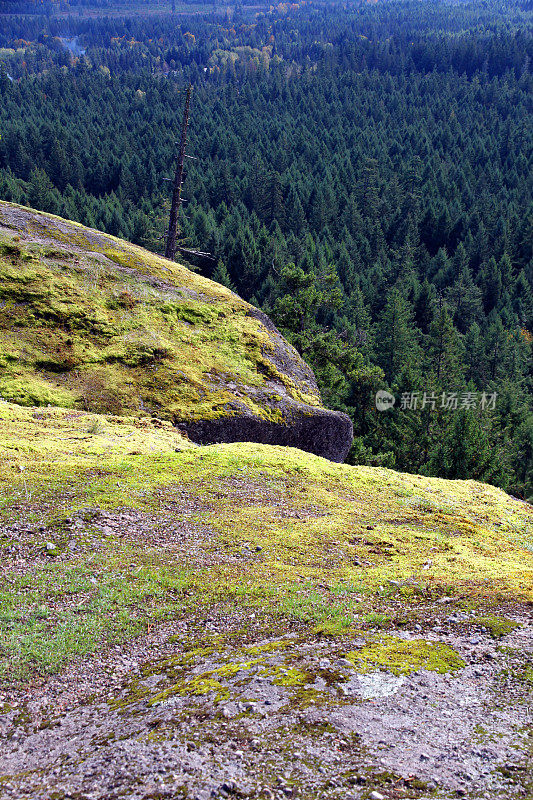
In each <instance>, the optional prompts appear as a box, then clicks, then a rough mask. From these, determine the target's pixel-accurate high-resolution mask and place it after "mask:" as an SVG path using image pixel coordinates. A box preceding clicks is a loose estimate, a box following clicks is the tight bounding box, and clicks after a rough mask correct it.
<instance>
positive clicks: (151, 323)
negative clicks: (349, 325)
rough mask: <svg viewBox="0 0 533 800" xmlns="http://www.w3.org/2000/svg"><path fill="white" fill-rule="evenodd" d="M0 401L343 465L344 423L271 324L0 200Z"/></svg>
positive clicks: (229, 300) (183, 272)
mask: <svg viewBox="0 0 533 800" xmlns="http://www.w3.org/2000/svg"><path fill="white" fill-rule="evenodd" d="M0 397H1V398H3V399H4V400H7V401H10V402H14V403H18V404H20V405H26V406H47V405H52V406H63V407H67V408H73V409H83V410H85V411H91V412H95V413H107V414H115V415H133V416H135V415H138V416H140V417H146V416H154V417H158V418H160V419H166V420H170V421H172V422H173V423H174V424H175V425H176V426H178V427H179V428H180V429H181V430H183V431H184V432H186V433H187V434H188V435H189V437H190V438H191V439H192V440H193V441H195V442H197V443H200V444H207V443H212V442H234V441H255V442H262V443H268V444H279V445H289V446H293V447H298V448H300V449H303V450H306V451H308V452H311V453H314V454H316V455H321V456H324V457H326V458H329V459H331V460H333V461H343V460H344V459H345V457H346V455H347V453H348V450H349V448H350V445H351V442H352V438H353V431H352V424H351V421H350V419H349V418H348V417H347V416H346V415H344V414H340V413H337V412H332V411H328V410H326V409H324V408H323V406H322V402H321V398H320V393H319V391H318V387H317V385H316V381H315V378H314V375H313V373H312V371H311V369H310V368H309V367H308V366H307V364H305V362H304V361H303V360H302V359H301V358H300V356H299V355H298V353H297V352H296V350H295V349H294V348H293V347H292V346H291V345H290V344H289V343H288V342H287V341H286V340H285V339H284V338H283V337H282V336H281V335H280V333H279V332H278V331H277V330H276V328H275V326H274V325H273V324H272V322H271V320H270V319H269V318H268V317H267V316H265V315H264V314H263V313H262V312H260V311H258V310H257V309H255V308H253V307H252V306H250V305H249V304H248V303H245V302H244V301H243V300H242V299H241V298H240V297H238V296H237V295H235V294H233V293H232V292H230V291H229V290H228V289H226V288H225V287H223V286H220V285H218V284H216V283H213V282H212V281H209V280H207V279H205V278H203V277H201V276H199V275H196V274H195V273H193V272H191V271H190V270H188V269H187V268H186V267H184V266H182V265H180V264H176V263H174V262H171V261H168V260H166V259H164V258H162V257H159V256H156V255H154V254H153V253H150V252H148V251H146V250H144V249H142V248H140V247H136V246H134V245H131V244H128V243H127V242H124V241H122V240H119V239H116V238H114V237H112V236H108V235H106V234H103V233H100V232H98V231H95V230H92V229H89V228H85V227H84V226H82V225H79V224H78V223H74V222H69V221H67V220H63V219H61V218H59V217H54V216H52V215H49V214H44V213H41V212H38V211H34V210H32V209H28V208H24V207H21V206H17V205H14V204H11V203H5V202H0Z"/></svg>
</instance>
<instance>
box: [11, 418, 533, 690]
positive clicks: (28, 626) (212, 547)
mask: <svg viewBox="0 0 533 800" xmlns="http://www.w3.org/2000/svg"><path fill="white" fill-rule="evenodd" d="M0 456H1V457H0V518H2V519H10V520H11V519H18V517H19V515H21V517H22V518H23V519H24V520H25V521H27V520H29V521H32V520H33V521H34V523H35V527H36V534H35V542H33V540H32V542H30V544H31V546H32V547H33V548H35V553H36V554H37V555H36V557H40V556H42V547H43V545H44V543H45V542H46V541H48V540H49V539H52V540H53V541H55V542H56V544H58V545H59V556H58V557H57V558H56V559H54V560H53V561H52V560H48V561H47V562H46V563H45V564H39V563H37V564H33V565H32V567H31V572H29V573H28V576H22V577H18V578H16V579H14V580H13V581H12V582H10V583H7V584H6V585H5V587H4V589H3V593H2V597H0V603H1V604H2V606H3V608H4V607H6V608H12V609H13V614H18V615H19V616H21V614H22V616H24V614H27V615H28V616H27V618H21V619H20V620H19V621H17V622H16V625H15V627H13V629H12V630H11V629H10V630H9V631H7V632H5V635H4V634H3V633H2V632H1V631H0V639H1V640H0V668H1V667H2V664H6V663H7V660H8V659H19V660H20V659H21V658H22V656H21V655H20V653H21V652H25V653H27V660H26V661H24V663H22V661H21V663H20V665H19V666H20V671H21V673H22V672H23V670H24V669H26V670H30V671H31V669H34V668H35V665H36V664H37V662H39V663H40V664H41V665H42V669H44V670H46V669H51V668H56V667H57V664H58V663H60V662H61V663H62V661H63V660H68V658H69V657H72V656H73V655H75V654H76V653H77V652H79V650H78V649H77V648H79V646H80V637H79V636H78V633H79V631H80V629H81V628H84V629H85V630H87V631H89V633H88V634H87V637H88V643H86V644H85V645H84V647H86V648H88V649H89V650H90V649H91V648H94V647H96V646H98V642H99V641H102V640H103V641H105V640H107V639H108V638H109V636H120V635H133V634H134V633H136V632H139V631H140V630H143V629H144V627H145V626H146V625H147V624H153V623H154V622H157V621H158V620H160V619H161V618H164V617H165V614H168V613H177V612H176V609H177V610H178V611H180V612H181V611H183V612H184V613H185V611H187V613H190V614H192V615H194V614H195V613H197V612H198V613H199V611H201V610H203V609H206V608H207V607H210V606H212V605H215V604H222V605H223V607H224V608H227V611H228V614H229V615H230V616H231V614H232V610H235V609H236V610H238V612H239V613H242V612H243V611H244V613H247V612H248V610H249V611H250V612H251V611H252V609H253V610H254V613H255V612H257V611H258V610H260V611H261V613H265V614H270V615H273V619H276V618H281V617H283V618H284V619H291V620H293V621H294V622H295V624H297V625H298V626H300V625H301V626H307V628H308V630H309V631H313V629H314V631H315V633H314V634H313V635H314V636H316V635H319V636H322V637H323V636H330V637H333V638H338V637H339V638H342V637H345V636H347V635H350V634H351V633H352V632H353V631H355V629H356V628H358V627H359V628H360V627H361V623H362V622H364V619H365V617H366V618H367V623H366V627H368V626H369V625H370V626H372V627H375V624H376V623H380V624H388V621H389V619H390V624H394V620H395V619H397V612H396V611H395V610H394V611H393V610H391V609H390V607H389V606H390V604H393V603H399V604H404V605H405V604H406V602H405V598H404V597H403V595H402V593H401V592H400V591H398V592H396V591H394V592H393V591H392V589H391V590H390V591H389V587H390V584H389V583H388V581H395V582H396V583H400V584H403V585H401V589H405V590H407V589H412V591H413V595H412V597H409V598H408V603H407V605H408V606H409V607H410V608H412V609H413V612H416V607H417V605H419V604H420V603H423V604H424V605H425V606H427V604H428V603H431V602H432V601H437V600H438V599H439V598H440V597H442V595H447V596H448V597H459V596H461V597H463V598H466V597H468V598H469V600H470V602H475V603H476V604H477V605H476V607H479V606H480V605H481V606H482V607H483V608H490V609H494V607H495V605H496V604H497V602H498V601H499V600H502V599H503V600H511V601H513V602H514V601H528V600H532V599H533V590H532V586H533V556H532V554H531V550H530V549H529V548H530V541H531V535H532V532H533V516H532V512H531V508H530V507H529V506H527V504H524V503H520V502H518V501H516V500H514V499H513V498H511V497H509V496H507V495H506V494H505V493H504V492H502V491H500V490H499V489H495V488H494V487H490V486H485V485H483V484H479V483H476V482H474V481H449V480H441V479H435V478H426V477H420V476H416V475H408V474H400V473H396V472H393V471H391V470H385V469H381V468H370V467H349V466H346V465H339V464H333V463H331V462H328V461H326V460H324V459H321V458H318V457H316V456H312V455H309V454H307V453H303V452H301V451H299V450H294V449H291V448H282V447H270V446H267V445H256V444H250V443H239V444H231V445H216V446H211V447H205V448H197V447H194V446H192V445H191V443H190V442H188V441H187V440H186V439H184V438H183V437H181V436H180V435H179V434H178V432H177V431H176V429H175V428H174V427H173V426H172V425H171V424H169V423H168V422H167V421H165V420H157V419H152V420H150V419H146V418H144V419H138V418H135V417H133V416H132V417H129V418H128V417H121V416H114V415H106V416H104V415H96V414H90V413H87V412H84V411H79V410H74V409H71V410H67V409H60V408H42V407H41V408H23V407H21V406H17V405H13V404H10V403H0ZM424 498H427V502H425V503H424V504H422V502H421V501H422V500H423V499H424ZM422 505H423V507H422ZM124 508H127V509H136V510H137V511H138V512H139V513H140V514H141V515H143V519H144V520H145V522H144V523H143V524H146V525H147V526H148V528H149V529H150V530H151V526H153V530H154V532H155V533H156V535H157V536H158V537H164V535H165V530H166V527H165V526H166V525H168V519H169V518H175V519H176V521H177V522H178V524H180V525H184V526H192V527H191V531H192V532H194V537H195V538H194V548H193V549H192V550H191V548H190V540H189V539H185V540H183V541H182V540H181V537H177V538H174V539H172V541H170V540H169V541H168V542H165V546H164V547H162V546H160V544H157V543H156V544H150V542H151V538H150V535H149V536H148V537H147V538H146V539H145V538H144V536H143V537H141V538H139V539H138V540H137V539H135V540H132V541H128V540H127V534H128V530H127V527H126V530H125V531H124V534H125V535H126V538H125V539H122V538H121V537H115V536H109V537H102V536H101V533H98V530H97V531H96V535H97V536H98V537H99V540H98V541H100V544H101V550H96V551H94V552H93V549H91V560H90V562H89V561H87V556H86V554H81V555H76V554H75V553H72V554H71V553H69V551H68V549H67V546H66V544H67V542H66V538H65V536H66V533H65V532H64V531H63V534H62V537H61V536H60V535H59V534H60V533H61V530H62V529H61V527H60V528H59V529H58V528H57V524H58V523H57V521H58V520H61V519H62V518H63V519H64V518H65V517H67V516H68V517H71V516H73V515H83V514H84V513H85V510H86V509H102V510H107V511H112V510H113V509H124ZM438 508H440V509H443V508H445V509H446V513H444V512H442V511H439V510H436V509H438ZM182 510H183V516H182ZM160 515H162V516H160ZM455 515H457V519H456V518H455ZM41 525H45V526H52V531H51V532H50V533H48V532H46V533H44V534H39V533H38V532H37V531H38V526H41ZM96 527H97V528H98V526H96ZM135 532H136V526H133V529H132V531H131V533H132V535H133V536H134V535H135ZM10 544H11V543H10V542H9V541H5V540H4V539H2V538H1V537H0V554H1V553H3V552H4V549H3V548H5V552H6V553H8V552H9V551H8V548H9V546H10ZM39 547H40V549H39ZM129 565H131V567H130V566H129ZM92 574H96V575H97V576H98V586H99V587H101V591H102V594H101V596H100V595H99V596H98V602H97V601H96V600H94V603H95V605H94V608H93V607H91V608H89V609H88V611H87V613H85V611H82V612H80V613H78V612H76V614H74V612H72V604H73V603H79V605H80V607H81V609H84V608H85V606H86V594H87V592H91V591H92V590H93V585H92V584H91V583H90V580H89V576H91V575H92ZM82 578H83V580H82ZM28 589H29V590H30V592H29V593H28ZM50 598H54V603H55V602H60V603H62V602H64V604H65V608H64V610H63V611H62V612H61V613H64V615H65V619H68V620H70V622H69V625H71V626H72V631H71V632H72V636H70V635H69V636H66V635H63V634H62V640H61V641H62V648H63V649H62V650H61V653H60V654H59V655H58V657H57V658H56V657H55V656H54V659H53V660H52V661H51V660H50V659H51V651H50V648H49V647H48V640H47V636H48V633H49V630H50V628H49V623H48V622H46V624H45V623H44V622H43V621H42V620H41V619H40V618H39V615H38V614H35V613H34V611H33V610H32V609H38V608H40V607H41V606H47V604H48V601H49V599H50ZM147 598H148V599H147ZM104 601H105V603H104ZM21 604H22V605H23V606H24V609H26V610H25V611H22V610H20V609H21ZM102 604H103V605H102ZM106 604H107V605H106ZM438 608H439V609H442V607H441V606H438ZM403 613H404V616H405V610H404V612H403ZM370 614H372V615H373V616H370ZM276 615H278V617H276ZM376 615H385V616H376ZM250 616H251V615H250ZM485 616H486V615H485ZM385 617H387V619H385ZM18 619H19V617H17V620H18ZM482 620H483V617H476V618H474V619H473V623H474V624H476V625H478V624H483V621H482ZM17 626H18V627H17ZM274 627H275V626H274ZM486 627H490V626H486ZM57 629H58V630H60V627H58V628H57ZM498 629H501V628H498ZM61 630H62V629H61ZM279 633H283V630H281V631H279ZM279 633H278V634H277V635H278V636H279ZM58 635H59V634H58ZM273 635H276V634H275V633H274V634H273ZM359 635H360V634H359ZM2 636H4V638H3V639H2V638H1V637H2ZM76 636H78V639H76ZM21 641H24V642H25V643H26V644H25V645H24V647H25V648H26V646H27V650H24V649H23V650H21V645H20V643H21ZM243 641H248V642H249V644H250V646H251V647H252V648H253V647H254V645H253V640H252V642H250V640H247V639H246V637H245V634H243ZM285 641H289V640H288V639H286V640H283V639H278V640H277V641H276V642H269V643H268V645H267V646H265V649H264V651H263V650H261V649H259V650H258V651H254V650H253V649H251V650H248V652H244V651H243V652H242V653H241V655H240V657H239V659H238V661H239V663H240V662H243V663H244V662H245V661H247V660H249V659H250V658H254V657H256V656H261V653H263V655H264V656H265V657H266V654H267V653H268V652H269V651H270V648H272V652H273V651H274V650H277V649H284V648H285V645H284V642H285ZM379 641H382V639H379ZM395 642H396V640H395ZM204 644H205V646H207V647H210V648H213V647H214V648H215V649H217V650H218V649H219V647H222V645H223V642H222V641H220V642H213V641H211V640H209V641H207V640H206V641H205V642H204V641H203V639H202V641H201V642H200V645H201V646H203V645H204ZM191 646H194V643H192V645H191ZM287 646H288V645H287ZM344 646H345V647H347V645H344ZM369 646H370V645H369ZM396 646H400V647H403V646H407V645H396ZM256 647H258V648H261V647H262V646H261V645H257V646H256ZM428 647H433V646H432V645H429V646H428ZM426 649H427V648H426ZM84 652H86V650H84ZM358 652H360V651H358ZM435 652H438V651H435ZM435 652H432V653H431V655H432V657H437V656H435ZM36 653H39V656H38V657H37V656H36V655H35V654H36ZM1 654H3V655H1ZM69 654H70V655H69ZM389 655H390V652H389ZM186 657H187V653H185V654H184V655H183V658H186ZM25 658H26V656H25ZM188 658H189V660H188V662H187V663H191V661H192V659H193V658H194V656H189V657H188ZM402 658H403V656H402ZM35 659H37V661H36V660H35ZM58 659H59V660H58ZM231 663H237V660H232V662H231ZM47 665H48V666H47ZM7 668H8V667H7V666H6V669H7ZM38 668H41V667H38ZM17 669H18V667H17ZM177 669H178V667H176V670H177ZM213 677H214V679H218V678H217V676H216V675H215V676H213ZM179 679H181V678H180V675H179V674H177V673H176V680H179Z"/></svg>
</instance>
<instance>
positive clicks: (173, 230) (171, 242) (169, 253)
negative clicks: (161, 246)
mask: <svg viewBox="0 0 533 800" xmlns="http://www.w3.org/2000/svg"><path fill="white" fill-rule="evenodd" d="M191 94H192V86H191V84H189V87H188V89H187V97H186V98H185V108H184V110H183V124H182V126H181V141H180V150H179V155H178V163H177V166H176V174H175V176H174V190H173V192H172V205H171V207H170V219H169V223H168V234H167V246H166V249H165V257H166V258H170V259H174V256H175V255H176V240H177V238H178V216H179V213H180V206H181V186H182V183H183V163H184V161H185V145H186V144H187V125H188V124H189V107H190V103H191Z"/></svg>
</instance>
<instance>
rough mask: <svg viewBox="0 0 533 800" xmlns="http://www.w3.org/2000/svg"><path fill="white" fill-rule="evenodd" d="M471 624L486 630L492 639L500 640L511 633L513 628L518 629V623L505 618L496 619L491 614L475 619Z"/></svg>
mask: <svg viewBox="0 0 533 800" xmlns="http://www.w3.org/2000/svg"><path fill="white" fill-rule="evenodd" d="M472 623H473V624H475V625H480V626H481V627H483V628H486V629H487V630H488V632H489V633H490V635H491V636H492V638H493V639H501V638H502V637H503V636H507V634H508V633H512V632H513V631H514V630H515V628H517V627H518V623H517V622H514V620H512V619H506V618H505V617H496V616H494V615H493V614H488V615H487V616H482V617H475V618H474V619H473V620H472Z"/></svg>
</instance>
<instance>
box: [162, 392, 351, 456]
mask: <svg viewBox="0 0 533 800" xmlns="http://www.w3.org/2000/svg"><path fill="white" fill-rule="evenodd" d="M178 427H179V428H180V430H183V431H184V432H185V433H187V435H188V436H189V438H190V439H192V441H193V442H197V443H199V444H214V443H216V442H259V443H261V444H278V445H284V446H286V447H299V448H300V450H306V451H307V452H308V453H314V454H315V455H318V456H323V457H324V458H329V459H330V461H344V459H345V458H346V456H347V455H348V451H349V449H350V445H351V443H352V439H353V428H352V421H351V419H350V418H349V417H348V416H346V414H341V413H339V412H337V411H327V410H325V409H317V408H313V407H312V406H304V405H298V404H296V403H295V404H294V407H293V408H292V409H291V410H290V411H287V413H286V417H285V421H284V422H270V421H269V420H264V419H260V418H258V417H254V416H253V415H251V414H246V415H244V414H243V415H241V416H234V417H221V418H220V419H215V420H199V421H197V422H190V423H186V424H183V423H178Z"/></svg>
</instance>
